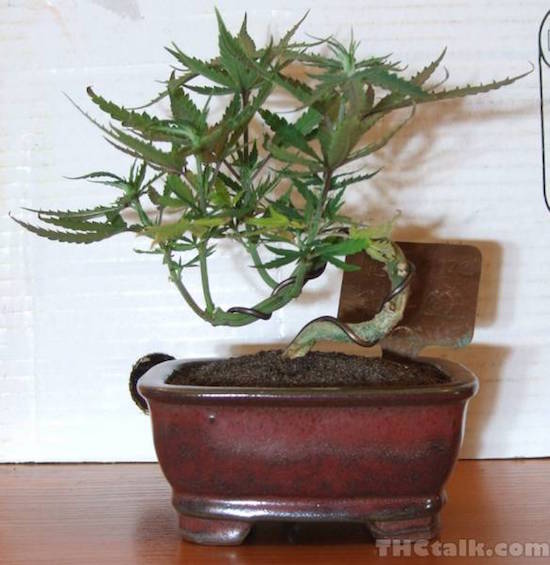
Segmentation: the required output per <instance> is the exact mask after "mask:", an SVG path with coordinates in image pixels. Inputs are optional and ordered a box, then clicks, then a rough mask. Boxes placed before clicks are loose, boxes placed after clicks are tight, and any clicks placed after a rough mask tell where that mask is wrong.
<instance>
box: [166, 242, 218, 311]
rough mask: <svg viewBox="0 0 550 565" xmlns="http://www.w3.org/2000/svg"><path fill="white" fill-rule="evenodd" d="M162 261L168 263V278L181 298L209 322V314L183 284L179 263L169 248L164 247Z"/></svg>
mask: <svg viewBox="0 0 550 565" xmlns="http://www.w3.org/2000/svg"><path fill="white" fill-rule="evenodd" d="M164 262H165V263H166V265H168V270H169V271H170V280H171V281H172V282H173V283H174V284H175V285H176V288H177V289H178V290H179V292H180V294H181V295H182V297H183V299H184V300H185V302H187V304H188V305H189V307H190V308H191V310H193V312H195V314H197V316H199V317H200V318H202V319H203V320H205V321H206V322H211V321H212V318H211V316H210V315H209V314H208V313H207V312H205V311H204V310H202V308H201V307H200V306H199V305H198V304H197V303H196V302H195V300H194V299H193V297H192V296H191V294H190V293H189V291H188V290H187V288H186V287H185V285H184V284H183V282H182V280H181V269H180V268H179V265H178V264H177V263H176V262H175V261H174V260H173V259H172V252H171V250H170V249H167V248H165V249H164Z"/></svg>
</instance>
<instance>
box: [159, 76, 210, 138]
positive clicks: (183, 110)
mask: <svg viewBox="0 0 550 565" xmlns="http://www.w3.org/2000/svg"><path fill="white" fill-rule="evenodd" d="M168 92H169V95H170V108H171V109H172V115H173V116H174V119H175V120H176V121H177V122H180V123H188V124H190V125H191V126H193V127H194V128H196V129H197V130H198V131H199V132H200V131H203V130H205V129H206V120H205V119H204V115H203V113H202V112H201V111H200V110H199V109H198V108H197V107H196V106H195V104H194V102H193V101H192V100H191V98H190V97H189V94H187V92H185V90H183V88H182V87H179V88H175V89H174V88H170V87H168Z"/></svg>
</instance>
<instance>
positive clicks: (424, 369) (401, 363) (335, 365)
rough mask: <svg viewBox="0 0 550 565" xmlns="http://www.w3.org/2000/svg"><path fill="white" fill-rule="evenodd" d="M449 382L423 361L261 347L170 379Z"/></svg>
mask: <svg viewBox="0 0 550 565" xmlns="http://www.w3.org/2000/svg"><path fill="white" fill-rule="evenodd" d="M449 381H450V378H449V377H448V376H447V375H446V374H445V373H443V372H441V371H440V370H439V369H437V368H436V367H434V366H432V365H428V364H426V363H420V362H418V361H412V360H408V359H406V360H401V359H400V360H390V359H386V358H378V357H359V356H357V355H345V354H343V353H323V352H319V351H314V352H311V353H309V354H308V355H306V356H305V357H301V358H298V359H284V358H283V357H282V356H281V351H261V352H260V353H256V354H254V355H243V356H241V357H231V358H229V359H222V360H219V361H218V360H216V361H206V362H197V363H190V364H189V365H186V366H184V367H183V368H181V369H179V370H178V371H176V372H175V373H174V374H173V375H172V376H171V377H170V378H169V380H168V382H169V383H171V384H179V385H200V386H240V387H300V386H308V387H311V386H314V387H337V386H341V387H343V386H347V387H349V386H351V387H380V386H384V387H386V386H387V387H398V386H415V385H430V384H437V383H445V382H449Z"/></svg>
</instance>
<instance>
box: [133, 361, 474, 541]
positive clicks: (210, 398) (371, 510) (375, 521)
mask: <svg viewBox="0 0 550 565" xmlns="http://www.w3.org/2000/svg"><path fill="white" fill-rule="evenodd" d="M423 360H424V361H428V362H430V363H432V364H434V365H436V366H437V367H439V368H440V369H441V370H443V371H444V372H445V373H447V374H448V375H449V376H450V377H451V381H450V382H448V383H445V384H438V385H423V386H416V387H407V388H395V387H394V388H230V387H227V388H224V387H197V386H181V385H172V384H167V383H166V381H167V380H168V378H169V377H170V375H171V374H172V372H173V371H174V370H175V369H177V368H179V367H181V366H182V365H183V364H184V363H188V362H189V361H167V362H164V363H161V364H159V365H157V366H155V367H153V368H152V369H150V370H149V371H148V372H147V373H146V374H145V375H144V376H143V377H142V378H141V379H140V381H139V385H138V388H139V392H140V393H141V394H142V395H143V396H144V397H145V398H146V399H147V402H148V405H149V409H150V413H151V418H152V424H153V435H154V442H155V448H156V452H157V455H158V459H159V462H160V465H161V468H162V470H163V472H164V474H165V475H166V478H167V479H168V482H169V483H170V485H171V486H172V489H173V504H174V507H175V508H176V510H177V512H178V513H179V519H180V527H181V532H182V535H183V537H184V538H185V539H187V540H190V541H194V542H197V543H203V544H238V543H241V542H242V541H243V540H244V538H245V537H246V535H247V534H248V532H249V531H250V528H251V527H252V525H253V524H254V523H255V522H258V521H262V520H264V521H265V520H273V521H282V520H287V521H293V522H299V521H329V522H334V521H349V522H363V523H364V524H365V525H366V526H367V527H368V529H369V530H370V532H371V534H372V535H373V536H374V537H375V538H392V539H410V540H413V539H424V538H426V539H428V538H432V537H434V536H435V535H436V534H437V532H438V528H439V511H440V509H441V507H442V505H443V503H444V500H445V493H444V490H443V488H444V485H445V482H446V481H447V479H448V477H449V475H450V473H451V470H452V468H453V465H454V464H455V461H456V458H457V454H458V450H459V447H460V444H461V441H462V435H463V431H464V419H465V412H466V405H467V403H468V400H469V399H470V398H471V397H472V396H473V395H474V394H475V393H476V391H477V387H478V381H477V378H476V377H475V376H474V375H473V374H472V373H471V372H470V371H468V370H467V369H465V368H464V367H463V366H461V365H458V364H456V363H451V362H449V361H443V360H439V359H428V358H424V359H423Z"/></svg>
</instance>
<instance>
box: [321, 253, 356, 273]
mask: <svg viewBox="0 0 550 565" xmlns="http://www.w3.org/2000/svg"><path fill="white" fill-rule="evenodd" d="M324 259H326V260H327V261H328V262H329V263H331V264H332V265H334V266H335V267H338V268H339V269H341V270H342V271H345V272H352V271H360V270H361V267H359V265H354V264H353V263H346V262H345V261H341V260H340V259H337V258H336V257H329V256H327V257H324Z"/></svg>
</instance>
